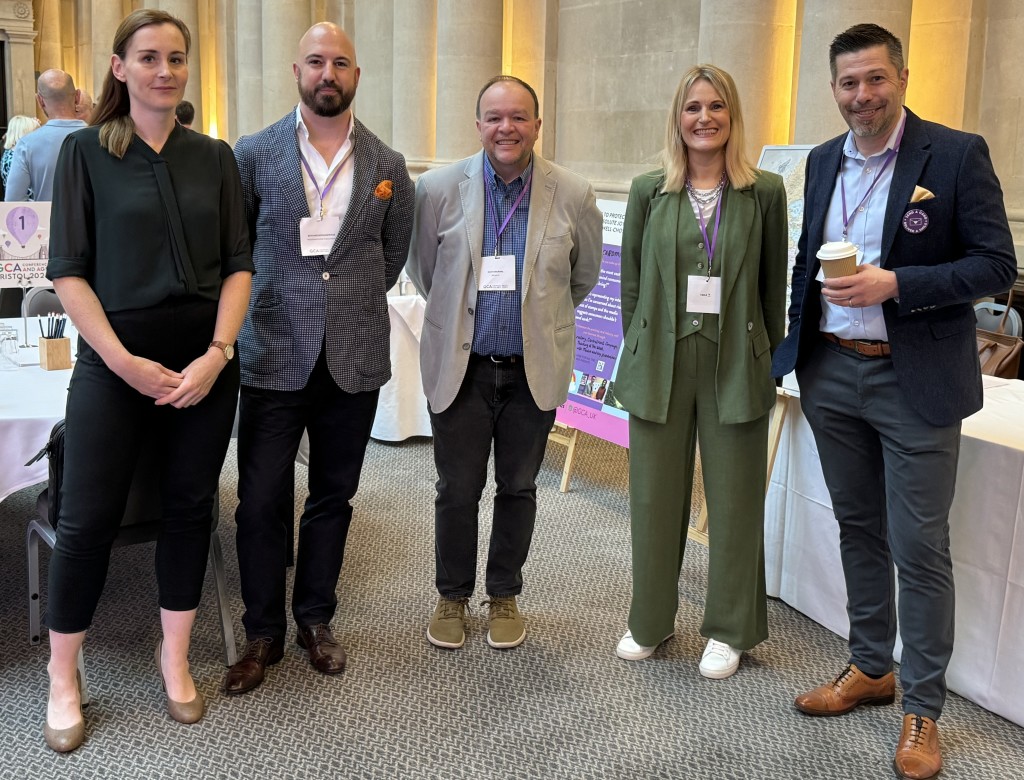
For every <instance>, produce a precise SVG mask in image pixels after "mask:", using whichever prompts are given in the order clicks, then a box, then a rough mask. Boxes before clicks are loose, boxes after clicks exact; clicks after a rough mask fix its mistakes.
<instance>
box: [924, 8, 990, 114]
mask: <svg viewBox="0 0 1024 780" xmlns="http://www.w3.org/2000/svg"><path fill="white" fill-rule="evenodd" d="M978 5H979V4H978V3H975V2H972V0H929V2H927V3H917V4H916V5H915V6H914V23H913V26H912V28H911V30H910V51H911V56H910V58H909V60H908V61H907V64H908V66H909V67H910V82H909V83H908V85H907V105H908V106H910V107H911V108H912V109H913V110H914V113H915V114H917V115H918V116H921V117H924V118H925V119H930V120H931V121H933V122H940V123H941V124H944V125H947V126H949V127H955V128H958V129H959V128H963V127H964V122H965V118H966V117H965V112H966V109H967V107H968V98H967V95H968V92H969V91H970V92H971V93H974V92H975V91H976V90H978V89H980V83H978V84H975V85H973V87H968V84H969V83H970V82H971V80H972V78H973V76H975V75H979V74H978V73H976V72H977V71H980V63H978V66H977V67H976V68H973V69H972V68H971V67H970V62H969V60H970V57H971V55H972V53H977V50H976V49H975V50H973V51H972V46H971V42H972V37H973V36H974V35H975V34H976V33H977V32H979V31H980V32H981V33H982V38H981V40H980V41H979V43H980V44H982V46H983V45H984V37H983V35H984V25H983V24H979V25H977V27H975V26H974V25H973V22H974V19H973V16H974V15H975V14H976V13H977V8H976V6H978ZM979 48H980V47H979ZM972 71H975V72H974V73H972ZM940 73H941V74H942V78H941V79H933V78H931V77H930V74H940ZM937 81H941V82H942V85H941V87H939V85H938V84H937V83H936V82H937Z"/></svg>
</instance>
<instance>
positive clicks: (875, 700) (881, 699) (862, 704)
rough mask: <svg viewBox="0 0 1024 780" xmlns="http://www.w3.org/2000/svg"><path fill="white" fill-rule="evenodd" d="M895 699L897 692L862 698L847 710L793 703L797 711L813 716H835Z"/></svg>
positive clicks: (880, 705)
mask: <svg viewBox="0 0 1024 780" xmlns="http://www.w3.org/2000/svg"><path fill="white" fill-rule="evenodd" d="M894 701H896V694H895V693H893V694H890V695H889V696H878V697H875V698H873V699H861V700H860V701H859V702H857V703H856V704H854V705H853V706H852V707H847V708H846V709H845V710H834V711H833V710H810V709H804V708H803V707H801V706H800V705H799V704H793V707H794V708H795V709H796V711H797V712H802V713H803V714H804V715H810V716H811V717H813V718H834V717H837V716H839V715H848V714H849V713H851V712H853V711H854V710H855V709H857V708H858V707H882V706H885V705H886V704H892V703H893V702H894Z"/></svg>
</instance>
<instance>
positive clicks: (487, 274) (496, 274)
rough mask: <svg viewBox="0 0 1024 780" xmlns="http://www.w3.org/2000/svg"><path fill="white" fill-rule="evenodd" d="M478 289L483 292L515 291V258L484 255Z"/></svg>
mask: <svg viewBox="0 0 1024 780" xmlns="http://www.w3.org/2000/svg"><path fill="white" fill-rule="evenodd" d="M480 289H481V291H484V292H499V291H501V290H514V289H516V256H515V255H484V257H483V265H482V267H481V270H480Z"/></svg>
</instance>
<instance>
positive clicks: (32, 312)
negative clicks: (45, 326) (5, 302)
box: [21, 287, 64, 317]
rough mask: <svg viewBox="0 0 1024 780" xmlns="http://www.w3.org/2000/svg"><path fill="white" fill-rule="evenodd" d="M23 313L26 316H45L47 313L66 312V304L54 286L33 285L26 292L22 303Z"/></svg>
mask: <svg viewBox="0 0 1024 780" xmlns="http://www.w3.org/2000/svg"><path fill="white" fill-rule="evenodd" d="M21 313H22V314H23V315H24V316H25V317H45V316H46V315H47V314H51V313H57V314H63V313H64V304H63V303H61V302H60V298H58V297H57V293H56V292H54V290H53V288H52V287H33V288H32V289H30V290H29V291H28V292H27V293H25V300H24V301H22V303H21Z"/></svg>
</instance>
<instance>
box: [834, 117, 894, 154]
mask: <svg viewBox="0 0 1024 780" xmlns="http://www.w3.org/2000/svg"><path fill="white" fill-rule="evenodd" d="M906 122H907V109H905V108H901V109H900V121H898V122H897V123H896V126H895V127H894V128H893V129H892V132H891V133H889V137H888V138H887V139H886V141H885V148H884V149H882V150H881V151H880V152H875V153H874V154H873V155H871V156H872V157H877V156H878V155H880V154H885V153H886V152H888V151H889V150H890V149H894V148H895V147H896V139H897V138H899V136H900V130H901V129H902V128H903V125H905V124H906ZM843 154H844V155H845V156H846V157H853V158H854V159H859V160H866V159H867V158H866V157H865V156H864V155H863V154H861V152H860V150H859V149H858V148H857V140H856V137H855V136H854V134H853V130H850V131H849V132H848V133H847V134H846V144H845V145H844V146H843Z"/></svg>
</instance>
